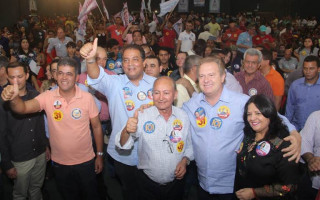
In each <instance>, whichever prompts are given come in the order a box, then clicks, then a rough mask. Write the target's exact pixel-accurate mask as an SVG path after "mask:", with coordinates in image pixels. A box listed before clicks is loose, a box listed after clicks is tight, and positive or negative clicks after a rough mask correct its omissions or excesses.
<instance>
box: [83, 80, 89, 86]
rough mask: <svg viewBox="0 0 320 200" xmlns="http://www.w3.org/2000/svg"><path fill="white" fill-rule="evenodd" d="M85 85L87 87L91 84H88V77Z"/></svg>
mask: <svg viewBox="0 0 320 200" xmlns="http://www.w3.org/2000/svg"><path fill="white" fill-rule="evenodd" d="M84 85H85V86H86V87H88V86H89V85H88V81H87V79H86V80H85V81H84Z"/></svg>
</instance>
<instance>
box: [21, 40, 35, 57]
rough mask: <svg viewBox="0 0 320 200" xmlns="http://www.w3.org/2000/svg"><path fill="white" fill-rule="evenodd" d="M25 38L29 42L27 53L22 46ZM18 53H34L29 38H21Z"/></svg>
mask: <svg viewBox="0 0 320 200" xmlns="http://www.w3.org/2000/svg"><path fill="white" fill-rule="evenodd" d="M23 40H27V42H28V43H29V48H28V52H27V53H25V52H24V51H23V49H22V46H21V43H22V41H23ZM18 53H19V54H24V55H27V54H29V53H34V52H33V51H32V49H31V47H30V42H29V40H28V39H27V38H22V39H21V40H20V45H19V48H18Z"/></svg>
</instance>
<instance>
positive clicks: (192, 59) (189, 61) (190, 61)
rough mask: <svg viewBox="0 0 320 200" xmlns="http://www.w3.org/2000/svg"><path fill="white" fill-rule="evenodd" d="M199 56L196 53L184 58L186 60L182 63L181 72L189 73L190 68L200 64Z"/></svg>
mask: <svg viewBox="0 0 320 200" xmlns="http://www.w3.org/2000/svg"><path fill="white" fill-rule="evenodd" d="M201 58H202V57H201V56H198V55H191V56H188V57H187V58H186V61H185V63H184V65H183V72H184V73H185V74H187V73H189V72H190V71H191V69H192V67H193V66H199V65H200V60H201Z"/></svg>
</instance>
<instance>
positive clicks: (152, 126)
mask: <svg viewBox="0 0 320 200" xmlns="http://www.w3.org/2000/svg"><path fill="white" fill-rule="evenodd" d="M155 129H156V125H155V124H154V123H153V122H152V121H147V122H146V123H144V125H143V130H144V132H146V133H149V134H151V133H153V132H154V130H155Z"/></svg>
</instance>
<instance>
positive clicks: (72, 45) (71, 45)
mask: <svg viewBox="0 0 320 200" xmlns="http://www.w3.org/2000/svg"><path fill="white" fill-rule="evenodd" d="M76 46H77V45H76V43H74V42H72V41H70V42H68V43H67V45H66V47H67V48H69V47H71V48H74V49H75V48H76Z"/></svg>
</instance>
